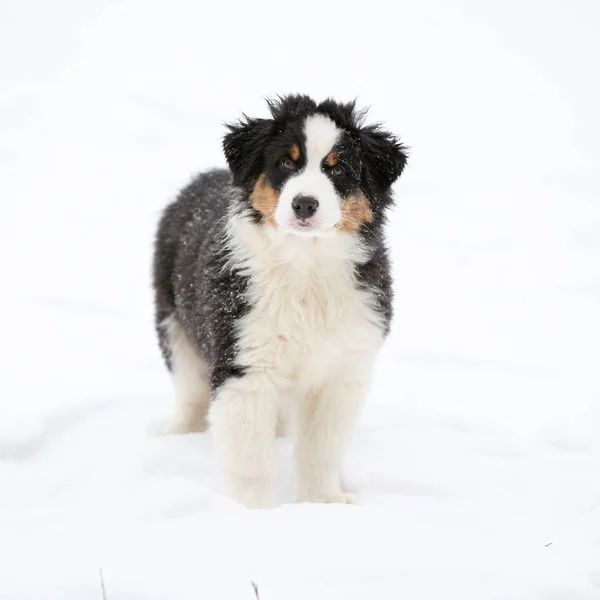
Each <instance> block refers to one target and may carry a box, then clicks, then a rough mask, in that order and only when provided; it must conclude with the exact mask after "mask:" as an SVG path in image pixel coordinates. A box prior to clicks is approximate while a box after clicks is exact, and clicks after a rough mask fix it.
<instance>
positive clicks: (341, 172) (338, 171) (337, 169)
mask: <svg viewBox="0 0 600 600" xmlns="http://www.w3.org/2000/svg"><path fill="white" fill-rule="evenodd" d="M331 174H332V175H334V176H335V177H341V176H342V175H345V174H346V169H344V167H342V166H341V165H335V167H333V168H332V169H331Z"/></svg>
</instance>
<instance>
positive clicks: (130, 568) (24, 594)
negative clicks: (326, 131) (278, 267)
mask: <svg viewBox="0 0 600 600" xmlns="http://www.w3.org/2000/svg"><path fill="white" fill-rule="evenodd" d="M202 4H203V3H200V2H193V1H189V2H185V1H183V0H171V1H170V2H168V3H167V2H142V1H141V0H129V1H125V2H117V1H115V0H102V1H97V2H77V1H76V0H57V1H55V2H53V3H46V2H41V1H36V0H24V1H18V0H3V2H2V3H1V4H0V202H1V203H2V212H1V214H2V217H1V219H0V243H1V244H2V251H1V252H0V256H1V258H0V260H1V261H2V263H1V265H0V267H1V270H0V274H1V277H2V287H1V290H2V293H1V296H0V297H1V300H0V302H1V303H2V304H1V307H2V315H3V324H2V335H1V336H0V352H1V354H0V385H1V387H0V598H1V599H2V600H8V599H10V600H25V599H26V600H32V599H33V600H37V599H40V600H42V599H43V600H53V599H60V600H88V599H89V600H92V599H94V600H95V599H100V598H102V595H101V587H100V575H99V569H100V568H101V569H102V570H103V577H104V582H105V586H106V596H107V598H108V600H150V599H164V600H184V599H186V600H187V599H196V600H197V599H200V598H201V599H203V600H205V599H206V600H213V599H216V598H223V599H227V600H237V599H239V600H243V599H244V598H246V599H251V598H253V597H254V596H253V590H252V587H251V585H250V581H251V580H254V581H256V582H257V583H258V584H259V586H260V594H261V600H288V599H290V600H291V599H300V598H301V599H302V600H307V599H309V598H310V599H311V600H325V599H327V600H332V599H335V598H343V599H344V600H351V599H353V598H361V599H364V598H373V599H376V598H385V599H390V598H405V599H407V600H408V599H410V600H439V599H441V598H444V599H446V598H448V599H454V598H456V599H460V600H482V599H485V600H496V599H498V600H500V599H502V600H508V599H510V600H519V599H522V600H588V599H596V598H600V438H599V436H598V433H597V432H598V430H599V429H600V170H599V168H598V165H599V164H600V117H599V116H598V106H600V83H599V80H598V73H599V72H600V42H599V41H598V36H597V31H598V28H599V27H600V6H598V3H597V2H595V1H594V0H589V1H588V2H585V1H583V0H574V1H572V2H569V3H565V2H561V1H559V0H556V1H552V2H548V1H545V2H544V1H542V0H536V1H531V2H528V3H523V2H517V1H516V0H513V1H510V0H509V1H506V2H481V1H477V0H453V1H452V2H449V1H443V0H439V1H438V2H435V1H431V0H413V1H404V2H401V3H395V4H394V5H392V4H389V5H388V4H387V3H384V2H380V1H379V0H375V1H372V2H366V3H365V2H361V3H354V2H347V3H341V4H340V3H314V4H313V3H310V2H302V3H294V2H292V3H275V2H248V3H244V4H240V5H239V6H237V5H236V4H233V3H231V2H229V1H222V2H218V3H214V5H211V6H205V7H203V6H202ZM290 91H303V92H308V93H311V94H314V95H315V96H317V97H324V96H326V95H334V96H336V97H338V98H340V99H350V98H353V97H355V96H358V98H359V103H360V104H362V105H371V106H372V110H371V113H370V114H371V118H372V119H383V120H385V121H386V123H387V124H388V126H389V127H390V128H391V129H392V130H394V131H397V132H399V133H401V134H402V136H403V139H404V140H405V142H406V143H407V144H409V145H410V146H411V148H412V158H411V161H410V165H409V167H408V168H407V171H406V173H405V175H404V176H403V178H402V179H401V181H400V182H399V184H398V186H397V196H398V207H397V210H396V212H395V215H394V217H393V219H392V222H391V225H390V240H391V243H392V247H393V257H394V263H395V275H396V282H397V284H396V289H397V301H396V320H395V324H394V329H393V333H392V335H391V337H390V339H389V342H388V343H387V345H386V347H385V350H384V352H383V353H382V355H381V360H380V361H379V364H378V369H377V377H376V382H375V385H374V388H373V390H372V393H371V395H370V398H369V402H368V406H367V408H366V411H365V413H364V418H363V419H362V421H361V426H360V430H359V432H358V435H357V439H356V443H355V445H354V447H353V450H352V456H351V457H350V460H349V461H348V467H347V471H348V484H349V485H351V486H352V487H353V488H355V489H356V490H360V493H359V498H360V504H359V505H358V506H314V505H298V504H294V503H293V496H292V489H291V469H290V461H289V459H290V447H289V444H287V443H282V444H281V456H282V467H281V468H282V482H283V485H282V491H281V494H282V495H281V497H282V502H283V504H282V506H281V507H280V508H277V509H275V510H272V511H258V512H251V511H248V510H246V509H244V508H242V507H240V506H238V505H236V504H234V503H233V502H231V501H229V500H228V499H227V498H226V497H224V495H223V493H222V488H221V484H220V482H219V480H218V477H217V473H216V472H215V470H214V468H213V457H212V451H211V446H210V439H209V437H208V436H206V435H189V436H179V437H171V438H162V439H152V438H148V437H147V436H146V434H145V427H146V425H147V424H148V423H149V422H150V421H151V420H152V419H153V418H155V417H157V416H161V415H163V414H165V413H167V412H169V411H170V410H171V408H172V391H171V386H170V381H169V378H168V376H167V373H166V371H165V369H164V368H163V365H162V363H161V360H160V357H159V353H158V350H157V347H156V343H155V339H154V333H153V325H152V296H151V292H150V286H149V263H150V255H151V243H152V236H153V233H154V227H155V224H156V220H157V217H158V214H159V211H160V210H161V208H162V207H163V206H164V204H165V203H166V202H167V201H168V200H169V199H170V198H172V197H173V196H174V195H175V194H176V192H177V189H178V187H180V186H182V185H183V184H185V183H186V181H187V180H188V179H189V177H190V176H191V174H192V173H194V172H195V171H197V170H199V169H202V168H207V167H210V166H214V165H220V164H222V163H223V160H222V157H221V151H220V136H221V135H222V132H223V129H222V126H221V123H222V122H223V121H225V120H228V119H232V118H235V117H236V116H237V115H238V114H239V112H240V111H242V110H244V111H246V112H249V113H251V114H264V103H263V101H262V99H261V98H262V97H263V96H266V95H269V94H274V93H285V92H290Z"/></svg>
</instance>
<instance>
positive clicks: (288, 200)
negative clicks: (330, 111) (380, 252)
mask: <svg viewBox="0 0 600 600" xmlns="http://www.w3.org/2000/svg"><path fill="white" fill-rule="evenodd" d="M340 133H341V131H340V130H339V129H338V128H337V127H336V126H335V123H334V122H333V121H332V120H331V119H330V118H329V117H326V116H325V115H314V116H312V117H308V119H306V121H305V123H304V136H305V152H306V165H305V167H304V169H302V170H301V171H300V172H299V173H297V174H295V175H293V176H292V177H290V178H289V179H288V180H287V181H286V183H285V184H284V186H283V189H282V190H281V195H280V196H279V201H278V203H277V209H276V211H275V221H276V223H277V224H278V225H279V226H280V227H282V228H283V229H284V230H288V231H289V228H290V227H291V228H292V230H293V231H294V232H295V233H298V230H297V229H296V230H294V223H295V221H296V220H297V219H296V217H295V216H294V211H293V209H292V202H293V200H294V198H295V197H296V196H312V197H314V198H316V199H317V201H318V202H319V208H318V210H317V212H316V214H315V216H314V217H313V218H312V219H311V222H312V227H311V229H310V233H309V235H318V234H319V232H323V231H330V230H332V229H333V228H334V227H335V226H336V224H337V223H338V221H339V220H340V219H341V217H342V213H341V209H340V203H339V198H338V195H337V193H336V191H335V187H334V185H333V183H332V182H331V180H330V179H329V177H327V175H326V174H325V172H324V171H323V168H322V165H323V160H324V158H325V157H326V156H327V155H328V154H329V153H330V152H331V151H332V150H333V147H334V145H335V143H336V142H337V140H338V138H339V136H340Z"/></svg>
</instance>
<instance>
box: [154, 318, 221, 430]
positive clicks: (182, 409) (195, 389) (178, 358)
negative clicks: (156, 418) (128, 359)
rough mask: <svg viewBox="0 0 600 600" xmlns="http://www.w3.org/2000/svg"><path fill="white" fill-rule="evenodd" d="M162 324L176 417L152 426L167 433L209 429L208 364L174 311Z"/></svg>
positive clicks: (162, 344)
mask: <svg viewBox="0 0 600 600" xmlns="http://www.w3.org/2000/svg"><path fill="white" fill-rule="evenodd" d="M160 328H161V332H160V334H159V335H161V346H162V347H163V348H164V350H163V351H164V352H165V354H166V355H168V364H169V368H170V370H171V375H172V377H173V384H174V386H175V397H176V411H175V415H174V416H173V418H171V419H168V420H165V421H164V422H162V423H160V424H156V426H153V427H152V429H153V430H154V433H157V434H165V435H166V434H177V433H193V432H202V431H206V429H207V428H208V420H207V414H208V407H209V403H210V380H209V372H208V367H207V365H206V363H205V361H204V360H203V359H202V358H201V357H200V356H199V354H198V351H197V350H196V348H195V347H194V346H193V345H192V344H191V342H190V340H189V338H188V336H187V335H186V333H185V331H184V329H183V328H182V327H181V325H180V324H179V322H178V321H177V318H176V317H175V316H174V315H171V316H169V317H168V318H167V319H165V320H164V321H163V322H162V323H161V325H160Z"/></svg>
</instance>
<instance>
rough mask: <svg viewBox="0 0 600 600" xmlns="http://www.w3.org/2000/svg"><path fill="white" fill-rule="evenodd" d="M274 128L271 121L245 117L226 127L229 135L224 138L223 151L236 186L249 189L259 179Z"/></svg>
mask: <svg viewBox="0 0 600 600" xmlns="http://www.w3.org/2000/svg"><path fill="white" fill-rule="evenodd" d="M273 126H274V122H273V120H271V119H249V118H248V117H246V116H245V115H244V116H243V118H242V119H240V121H238V122H237V123H229V124H227V125H226V127H227V128H228V129H229V133H228V134H226V135H225V137H224V138H223V150H224V152H225V158H226V159H227V164H228V165H229V168H230V169H231V172H232V173H233V183H234V185H240V186H243V187H247V186H249V185H251V184H252V183H254V182H255V181H256V179H258V176H259V175H260V171H261V168H262V157H263V151H264V149H265V147H266V145H267V142H268V141H269V139H270V137H271V135H272V133H273Z"/></svg>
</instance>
